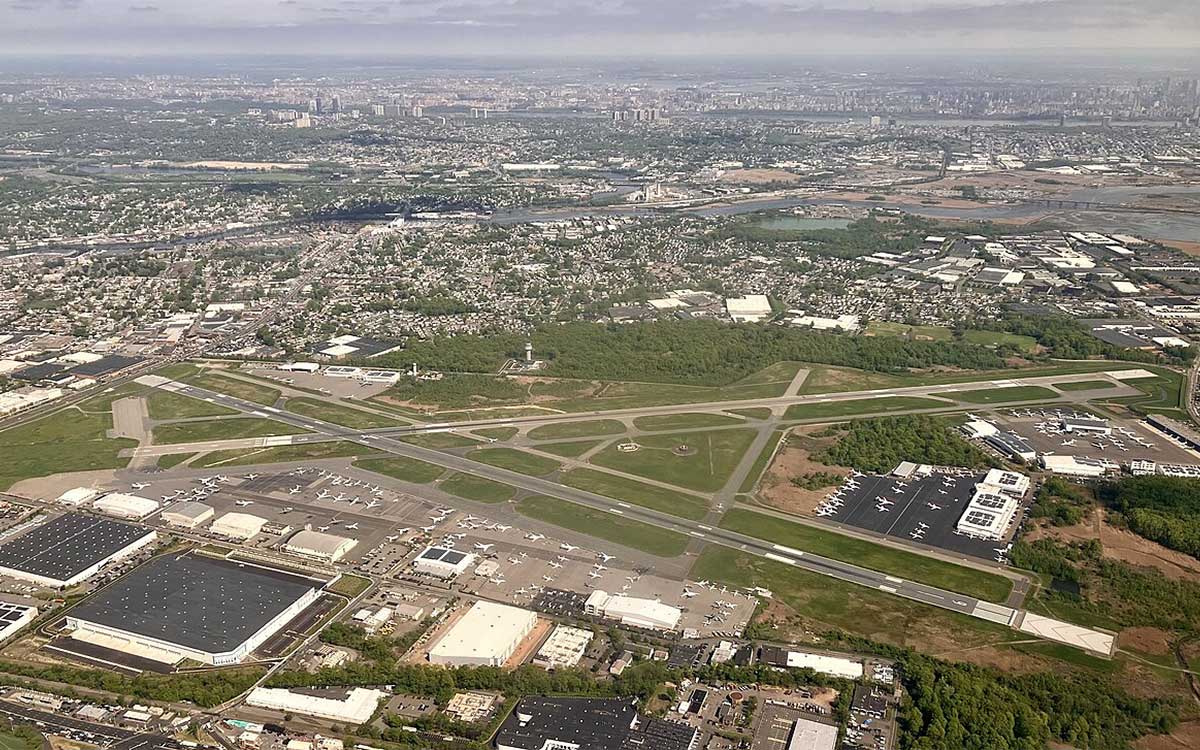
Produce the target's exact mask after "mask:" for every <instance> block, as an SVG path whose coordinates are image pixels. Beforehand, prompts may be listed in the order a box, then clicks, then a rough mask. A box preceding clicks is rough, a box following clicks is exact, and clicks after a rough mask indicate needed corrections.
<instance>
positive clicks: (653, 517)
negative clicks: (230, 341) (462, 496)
mask: <svg viewBox="0 0 1200 750" xmlns="http://www.w3.org/2000/svg"><path fill="white" fill-rule="evenodd" d="M1091 377H1092V378H1095V377H1096V375H1095V374H1093V375H1091ZM139 382H141V383H143V384H144V385H151V386H155V387H159V388H163V389H165V390H170V391H175V392H177V393H181V394H184V395H187V396H191V397H192V398H198V399H201V400H205V401H210V402H212V403H216V404H220V405H222V406H227V407H229V408H231V409H236V410H237V411H241V412H245V413H252V414H255V415H259V416H266V417H270V418H271V419H275V420H278V421H280V422H283V423H285V424H289V425H293V426H296V427H301V428H303V429H306V430H310V431H312V432H313V433H317V434H320V435H325V436H329V437H337V438H340V439H345V440H351V441H353V442H357V443H360V444H362V445H367V446H371V447H372V448H375V449H377V450H380V451H384V452H387V453H392V454H395V455H399V456H406V457H409V458H415V459H418V460H421V461H426V462H428V463H431V464H435V465H437V466H442V467H444V468H447V469H452V470H455V471H460V472H465V473H468V474H473V475H476V476H481V477H484V478H487V479H492V480H495V481H497V482H502V483H504V484H508V485H510V486H513V487H517V488H519V489H523V490H526V491H528V492H532V493H536V494H541V495H549V496H551V497H556V498H560V499H563V500H567V501H570V502H573V503H578V504H580V505H584V506H587V507H590V508H594V509H597V510H601V511H605V512H609V513H613V514H616V515H620V516H623V517H625V518H629V519H631V520H635V521H640V522H642V523H646V524H650V525H652V526H657V527H659V528H664V529H669V530H672V531H676V532H679V533H682V534H685V535H687V536H690V537H692V538H695V539H697V540H701V541H705V542H710V543H714V544H720V545H722V546H725V547H730V548H732V549H736V550H739V551H742V552H747V553H750V554H754V555H757V556H759V557H763V558H766V559H769V560H773V561H775V562H778V563H781V564H785V565H792V566H795V567H797V568H801V569H804V570H808V571H811V572H813V573H819V574H821V575H827V576H830V577H833V578H837V579H838V580H842V581H846V582H848V583H853V584H857V585H860V586H866V587H868V588H873V589H877V590H879V591H883V592H885V593H889V594H893V595H896V596H900V597H904V598H907V599H912V600H915V601H919V602H922V603H924V604H928V605H931V606H935V607H940V608H942V609H947V610H951V611H954V612H959V613H961V614H966V615H970V616H973V617H978V618H980V619H984V620H988V621H990V622H995V623H999V624H1002V625H1006V626H1009V625H1011V624H1012V623H1013V622H1014V621H1015V620H1016V617H1017V612H1018V611H1019V610H1015V609H1012V608H1010V607H1005V606H1002V605H995V604H990V603H987V602H981V601H980V600H978V599H975V598H974V597H970V596H965V595H962V594H958V593H956V592H953V591H947V590H944V589H939V588H935V587H933V586H927V585H925V584H921V583H915V582H913V581H907V580H904V579H900V578H896V577H894V576H888V575H884V574H882V573H879V572H877V571H873V570H868V569H866V568H860V567H858V566H857V565H852V564H850V563H845V562H841V561H839V560H832V559H829V558H826V557H821V556H820V555H814V554H810V553H808V552H805V551H803V550H797V549H792V548H790V547H785V546H782V545H778V544H772V543H770V542H766V541H763V540H761V539H756V538H754V537H751V536H746V535H743V534H739V533H736V532H732V531H726V530H724V529H720V528H717V527H715V526H709V525H706V524H702V523H699V522H692V521H688V520H686V519H681V518H676V517H675V516H671V515H668V514H666V513H661V512H658V511H654V510H650V509H648V508H643V507H639V506H634V505H631V504H629V503H624V502H620V501H618V500H614V499H612V498H609V497H605V496H603V495H598V494H595V493H591V492H587V491H584V490H577V489H574V488H571V487H565V486H563V485H560V484H557V483H555V482H551V481H548V480H545V479H539V478H537V477H531V476H528V475H525V474H520V473H517V472H513V471H509V470H507V469H501V468H498V467H495V466H490V465H488V464H483V463H479V462H477V461H473V460H471V459H468V458H464V457H462V456H456V455H453V454H450V453H442V452H440V451H436V450H433V449H430V448H423V447H420V446H417V445H412V444H410V443H406V442H403V441H401V440H398V439H396V437H394V436H395V435H407V434H412V433H414V432H421V431H429V429H430V428H429V427H428V426H426V427H425V428H424V430H422V429H421V428H406V429H403V430H389V431H387V432H363V431H359V430H349V429H347V428H345V427H341V426H338V425H332V424H329V423H327V422H323V421H321V420H318V419H315V418H312V417H306V416H303V415H299V414H293V413H290V412H285V411H282V410H277V409H271V408H267V409H266V410H265V411H264V407H263V406H262V405H261V404H256V403H252V402H249V401H243V400H241V399H238V398H235V397H233V396H226V395H224V394H220V393H216V392H213V391H209V390H206V389H203V388H198V387H196V386H192V385H187V384H185V383H179V382H175V381H171V380H167V379H165V378H159V377H157V376H147V377H145V378H139ZM1059 382H1062V379H1061V377H1060V378H1059ZM954 387H955V388H958V389H961V388H962V387H963V386H962V384H955V386H954ZM771 400H772V401H776V400H779V399H771ZM740 404H741V402H739V405H740ZM691 408H692V409H694V408H695V405H691ZM636 411H639V412H641V411H647V412H649V411H653V410H652V409H648V410H636ZM655 413H658V412H655ZM512 421H515V420H512ZM488 424H494V422H489V423H488ZM434 429H438V428H437V427H436V426H435V427H434Z"/></svg>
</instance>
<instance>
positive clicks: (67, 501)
mask: <svg viewBox="0 0 1200 750" xmlns="http://www.w3.org/2000/svg"><path fill="white" fill-rule="evenodd" d="M99 494H100V493H99V492H97V491H96V490H93V489H91V488H90V487H75V488H74V489H70V490H67V491H66V492H64V493H62V494H61V495H59V496H58V497H57V498H55V500H54V502H56V503H58V504H60V505H69V506H71V507H73V508H78V507H79V506H81V505H84V504H85V503H88V502H90V501H91V500H93V499H95V497H96V496H97V495H99Z"/></svg>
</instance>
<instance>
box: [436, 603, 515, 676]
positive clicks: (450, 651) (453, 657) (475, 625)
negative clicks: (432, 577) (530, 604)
mask: <svg viewBox="0 0 1200 750" xmlns="http://www.w3.org/2000/svg"><path fill="white" fill-rule="evenodd" d="M536 624H537V615H535V614H534V613H533V612H530V611H529V610H527V609H520V608H518V607H510V606H508V605H506V604H496V603H494V602H487V601H477V602H475V604H473V605H472V606H471V609H469V610H467V613H466V614H465V615H463V616H462V617H461V618H460V619H459V620H458V622H456V623H454V625H452V626H451V627H450V629H449V630H447V631H446V632H445V633H444V634H443V635H442V637H441V638H439V639H438V642H437V643H436V644H435V645H434V647H433V648H431V649H430V650H429V661H430V663H432V664H443V665H446V666H451V667H461V666H489V667H499V666H502V665H503V664H504V662H506V661H508V658H509V657H510V656H512V655H513V652H515V651H516V650H517V647H518V646H519V645H521V641H523V640H525V637H526V636H527V635H529V634H530V632H532V631H533V628H534V625H536Z"/></svg>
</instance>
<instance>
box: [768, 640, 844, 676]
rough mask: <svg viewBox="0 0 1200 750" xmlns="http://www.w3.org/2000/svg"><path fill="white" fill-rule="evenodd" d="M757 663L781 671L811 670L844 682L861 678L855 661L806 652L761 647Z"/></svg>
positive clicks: (842, 657)
mask: <svg viewBox="0 0 1200 750" xmlns="http://www.w3.org/2000/svg"><path fill="white" fill-rule="evenodd" d="M756 659H757V661H759V662H760V663H762V664H769V665H771V666H772V667H779V668H781V669H784V668H786V669H811V670H812V671H814V672H820V673H821V674H827V675H830V676H832V677H840V678H842V679H844V680H857V679H860V678H861V677H862V676H863V664H862V662H861V661H858V660H855V659H847V658H846V657H844V656H828V655H825V654H814V653H810V652H808V651H789V650H788V649H785V648H779V647H778V646H761V647H759V649H758V655H757V657H756Z"/></svg>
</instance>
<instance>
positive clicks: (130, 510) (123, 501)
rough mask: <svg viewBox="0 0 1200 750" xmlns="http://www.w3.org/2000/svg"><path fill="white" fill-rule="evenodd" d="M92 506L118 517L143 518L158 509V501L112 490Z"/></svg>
mask: <svg viewBox="0 0 1200 750" xmlns="http://www.w3.org/2000/svg"><path fill="white" fill-rule="evenodd" d="M92 507H93V508H95V509H96V510H98V511H100V512H101V513H107V514H108V515H110V516H116V517H117V518H128V519H130V520H141V519H143V518H145V517H146V516H148V515H150V514H151V513H153V512H154V511H156V510H158V501H157V500H151V499H150V498H148V497H139V496H137V495H127V494H125V493H124V492H110V493H108V494H107V495H105V496H104V497H102V498H100V499H99V500H97V501H96V502H94V503H92Z"/></svg>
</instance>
